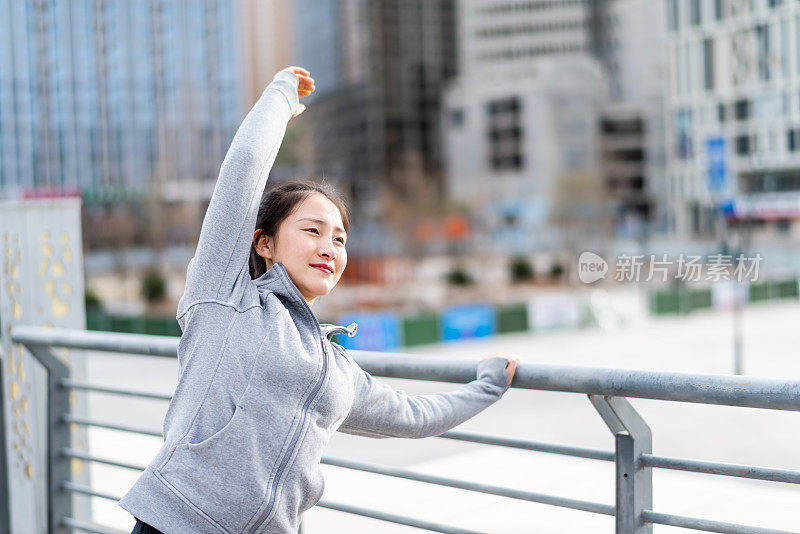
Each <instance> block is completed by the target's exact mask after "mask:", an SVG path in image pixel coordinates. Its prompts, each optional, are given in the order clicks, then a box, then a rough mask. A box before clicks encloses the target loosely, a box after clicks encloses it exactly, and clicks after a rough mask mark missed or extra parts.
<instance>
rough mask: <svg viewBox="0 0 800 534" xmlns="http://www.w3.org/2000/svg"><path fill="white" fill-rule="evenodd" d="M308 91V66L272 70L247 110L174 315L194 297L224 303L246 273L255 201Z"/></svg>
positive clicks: (227, 160) (193, 299)
mask: <svg viewBox="0 0 800 534" xmlns="http://www.w3.org/2000/svg"><path fill="white" fill-rule="evenodd" d="M311 91H313V79H311V78H310V76H309V73H308V71H306V70H305V69H301V68H299V67H289V68H287V69H284V70H282V71H280V72H278V73H277V74H276V75H275V77H274V78H273V80H272V82H271V83H270V84H269V85H268V86H267V88H266V89H265V90H264V92H263V93H262V95H261V98H259V100H258V102H256V104H255V106H253V109H251V110H250V112H249V113H248V114H247V116H246V117H245V118H244V120H243V121H242V124H241V125H240V126H239V129H238V131H237V132H236V135H235V136H234V138H233V141H232V143H231V146H230V148H229V150H228V153H227V154H226V156H225V159H224V161H223V162H222V166H221V168H220V173H219V178H218V179H217V183H216V186H215V187H214V193H213V195H212V196H211V202H210V204H209V206H208V210H207V211H206V215H205V218H204V220H203V226H202V229H201V231H200V239H199V241H198V243H197V250H196V252H195V255H194V258H192V260H191V261H190V262H189V268H188V270H187V277H186V289H185V291H184V294H183V297H182V298H181V301H180V303H179V304H178V317H180V316H182V315H183V313H185V311H186V309H187V308H188V307H189V306H190V305H191V304H192V303H194V302H197V301H198V300H206V299H208V300H213V299H216V300H220V301H223V302H230V301H231V299H232V298H234V297H235V293H236V292H235V289H234V286H235V285H236V283H237V280H241V279H242V275H245V276H248V278H249V274H248V268H247V261H248V257H249V250H250V242H251V240H252V238H253V230H254V228H255V221H256V215H257V212H258V204H259V202H260V200H261V195H262V194H263V192H264V187H265V185H266V182H267V176H268V175H269V172H270V169H271V168H272V164H273V162H274V161H275V156H276V155H277V153H278V148H279V147H280V145H281V141H282V140H283V136H284V133H285V132H286V124H287V122H288V121H289V119H290V118H291V117H292V116H294V115H297V114H299V113H300V112H301V111H302V110H303V109H304V107H305V106H302V105H301V104H300V103H299V97H300V96H305V95H307V94H309V93H310V92H311Z"/></svg>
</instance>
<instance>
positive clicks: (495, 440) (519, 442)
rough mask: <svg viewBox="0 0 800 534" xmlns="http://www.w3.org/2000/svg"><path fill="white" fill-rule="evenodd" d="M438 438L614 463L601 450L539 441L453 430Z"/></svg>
mask: <svg viewBox="0 0 800 534" xmlns="http://www.w3.org/2000/svg"><path fill="white" fill-rule="evenodd" d="M436 437H438V438H447V439H455V440H458V441H468V442H470V443H480V444H483V445H497V446H498V447H510V448H512V449H522V450H526V451H536V452H546V453H550V454H561V455H564V456H574V457H576V458H589V459H591V460H603V461H606V462H613V461H614V453H613V452H611V451H604V450H601V449H589V448H585V447H573V446H571V445H559V444H556V443H543V442H539V441H529V440H526V439H516V438H505V437H499V436H489V435H487V434H476V433H473V432H462V431H460V430H459V431H456V430H451V431H449V432H445V433H444V434H439V435H438V436H436Z"/></svg>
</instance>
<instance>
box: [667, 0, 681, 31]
mask: <svg viewBox="0 0 800 534" xmlns="http://www.w3.org/2000/svg"><path fill="white" fill-rule="evenodd" d="M667 2H668V4H667V17H668V19H669V29H670V30H677V29H678V27H679V26H680V19H679V15H680V11H679V10H678V9H679V8H678V0H667Z"/></svg>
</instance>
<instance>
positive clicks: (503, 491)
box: [322, 457, 614, 515]
mask: <svg viewBox="0 0 800 534" xmlns="http://www.w3.org/2000/svg"><path fill="white" fill-rule="evenodd" d="M322 463H323V464H327V465H334V466H336V467H344V468H346V469H355V470H357V471H366V472H369V473H376V474H379V475H387V476H390V477H397V478H405V479H407V480H415V481H417V482H426V483H428V484H436V485H439V486H447V487H450V488H457V489H462V490H467V491H476V492H479V493H486V494H489V495H497V496H499V497H508V498H511V499H519V500H523V501H530V502H538V503H541V504H549V505H552V506H560V507H562V508H572V509H573V510H582V511H584V512H592V513H595V514H605V515H614V507H613V506H610V505H608V504H601V503H595V502H589V501H580V500H577V499H569V498H567V497H557V496H554V495H545V494H543V493H533V492H530V491H523V490H516V489H512V488H503V487H501V486H493V485H490V484H482V483H479V482H469V481H466V480H457V479H454V478H449V477H442V476H436V475H426V474H424V473H416V472H414V471H411V470H408V469H402V468H399V467H388V466H383V465H376V464H370V463H366V462H356V461H353V460H346V459H344V458H330V457H325V458H323V459H322Z"/></svg>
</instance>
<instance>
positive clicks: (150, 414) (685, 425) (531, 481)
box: [89, 294, 800, 534]
mask: <svg viewBox="0 0 800 534" xmlns="http://www.w3.org/2000/svg"><path fill="white" fill-rule="evenodd" d="M612 305H613V307H614V308H615V309H617V311H618V312H619V315H620V316H621V317H622V318H623V319H625V323H624V324H623V325H622V326H620V327H619V328H617V329H614V330H605V331H604V330H600V329H592V330H585V331H579V332H553V333H547V334H538V335H533V334H515V335H506V336H499V337H495V338H491V339H482V340H470V341H462V342H458V343H452V344H446V345H436V346H426V347H419V348H416V349H415V350H414V352H419V353H424V354H435V355H454V356H458V357H474V358H478V357H481V356H484V355H487V354H493V353H496V352H503V353H508V354H510V355H514V356H519V357H520V358H521V359H522V360H523V362H536V363H558V364H566V365H593V366H607V367H621V368H636V369H651V370H670V371H685V372H703V373H728V372H730V369H731V368H732V335H731V326H732V319H731V316H730V314H729V313H725V312H702V313H695V314H693V315H690V316H686V317H667V318H657V319H654V318H648V317H646V316H644V315H643V314H641V308H642V306H643V302H642V301H641V300H640V299H639V298H638V297H637V296H636V295H635V294H619V295H617V296H615V297H614V298H613V299H612ZM799 324H800V305H798V304H797V303H796V302H786V303H779V304H775V303H771V304H760V305H755V306H751V307H749V308H747V309H746V310H745V312H744V317H743V328H744V331H743V335H744V353H745V371H746V373H748V374H752V375H760V376H774V377H787V378H795V379H800V355H799V354H798V349H797V347H798V346H800V329H798V326H797V325H799ZM89 366H90V367H89V379H90V380H92V381H95V382H100V383H106V384H126V385H130V384H134V383H136V384H149V386H150V388H151V389H153V390H154V391H169V390H170V388H171V387H172V385H173V384H174V377H175V376H176V366H175V362H171V361H161V360H157V361H150V362H146V364H145V365H143V364H142V361H141V359H136V358H129V357H121V356H108V355H103V356H92V357H91V358H90V360H89ZM386 382H388V383H391V384H392V385H393V386H394V387H396V388H401V389H405V390H406V391H407V392H409V393H412V394H413V393H426V392H434V391H440V390H447V389H451V388H453V387H454V385H452V384H435V383H415V382H411V381H406V380H386ZM632 403H633V404H634V406H635V407H636V408H637V410H639V411H640V413H641V414H642V415H643V416H644V418H645V419H646V420H647V421H648V423H649V424H650V426H651V428H652V429H653V442H654V447H653V448H654V453H655V454H660V455H668V456H676V457H684V458H697V459H706V460H712V461H724V462H734V463H750V464H754V465H763V466H769V467H782V468H787V469H800V449H798V446H797V443H798V441H799V440H800V413H795V412H774V411H769V410H756V409H746V408H732V407H724V406H704V405H693V404H688V403H668V402H658V401H643V400H637V399H634V400H633V401H632ZM164 409H165V406H164V405H163V403H161V404H159V403H154V402H147V401H131V400H129V399H122V400H121V399H108V398H102V399H101V398H100V396H98V397H97V398H96V400H94V401H93V402H92V403H91V410H92V414H91V415H92V416H93V417H96V418H98V419H112V418H115V415H114V414H115V413H116V414H119V413H120V412H121V411H123V412H124V413H126V417H128V420H129V422H130V423H131V424H139V425H141V426H148V427H150V428H159V426H160V423H161V417H163V410H164ZM116 417H118V415H116ZM461 428H462V429H465V430H473V431H480V432H487V433H491V434H497V435H507V436H515V437H524V438H530V439H535V440H539V441H552V442H557V443H565V444H573V445H581V446H588V447H597V448H603V449H607V450H611V449H612V447H613V442H612V439H611V435H610V433H609V432H608V430H607V428H606V427H605V426H604V424H603V422H602V421H601V419H600V417H599V416H598V415H597V414H596V413H595V412H594V410H593V409H592V407H591V406H590V404H589V402H588V400H587V399H586V398H585V396H583V395H577V394H569V393H551V392H537V391H521V390H512V391H509V392H508V393H507V394H506V396H505V397H504V398H503V399H502V400H501V401H500V402H498V403H497V404H496V405H494V406H492V407H491V408H489V409H488V410H486V411H485V412H483V413H481V414H480V415H478V416H477V417H475V418H473V419H472V420H470V421H468V422H467V423H465V424H464V425H462V426H461ZM90 441H91V445H90V446H91V448H92V452H93V453H95V454H97V455H99V456H107V457H116V458H120V459H125V460H126V461H129V462H138V463H142V464H144V463H146V462H147V461H148V460H149V458H150V457H151V456H152V455H153V454H154V452H155V451H156V450H157V449H158V445H159V443H158V441H159V440H156V439H152V438H147V437H143V436H131V435H129V434H121V433H116V432H113V431H104V430H99V429H93V430H92V431H91V433H90ZM328 455H330V456H343V457H350V458H354V459H359V460H363V461H375V462H379V463H383V464H387V465H395V466H403V467H408V468H410V469H414V470H419V471H422V472H426V473H432V474H438V475H445V476H452V477H454V478H461V479H468V480H475V481H481V482H486V483H491V484H496V485H504V486H509V487H515V488H520V489H525V490H528V491H534V492H542V493H551V494H555V495H563V496H567V497H572V498H578V499H585V500H593V501H597V502H603V503H607V504H613V498H614V479H613V464H610V463H606V462H599V461H593V460H584V459H577V458H569V457H561V456H556V455H547V454H540V453H531V452H521V451H513V450H506V449H502V448H497V447H488V446H487V447H482V446H476V445H471V444H467V443H460V442H453V441H451V440H445V439H427V440H399V439H387V440H370V439H365V438H357V437H353V436H347V435H344V434H336V435H335V436H334V439H333V440H332V441H331V443H330V445H329V448H328ZM92 469H93V471H92V475H93V484H94V485H95V486H96V487H97V488H98V489H101V490H104V491H108V492H112V493H116V494H121V493H123V492H124V491H125V489H126V488H127V487H129V486H130V485H131V484H132V483H133V481H134V480H135V478H136V474H135V473H130V472H126V471H124V470H121V469H115V468H112V467H104V466H97V465H96V466H93V468H92ZM323 472H324V474H325V477H326V491H325V496H324V498H325V499H328V500H332V501H340V502H346V503H350V504H354V505H361V506H366V507H374V508H378V509H381V510H385V511H390V512H393V513H399V514H407V515H409V516H414V517H419V518H423V519H427V520H430V521H438V522H442V523H446V524H450V525H454V526H461V527H464V528H470V529H473V530H477V531H481V532H492V533H517V532H519V533H527V532H536V533H583V532H585V533H597V532H609V533H610V532H613V518H611V517H604V516H597V515H594V514H589V513H586V512H580V511H572V510H566V509H560V508H556V507H552V506H545V505H539V504H535V503H528V502H521V501H514V500H512V499H507V498H502V497H493V496H485V495H481V494H474V493H471V492H467V491H462V490H455V489H447V488H439V487H435V486H430V485H426V484H422V483H416V482H411V481H404V480H398V479H391V478H387V477H381V476H379V475H372V474H366V473H358V472H350V471H348V470H344V469H339V468H335V467H329V466H323ZM654 488H655V489H654V501H655V508H656V510H657V511H662V512H667V513H676V514H681V515H691V516H696V517H704V518H708V519H716V520H720V521H729V522H740V523H743V524H750V525H757V526H762V527H771V528H778V529H784V530H797V531H800V488H798V487H796V486H793V485H789V484H780V483H768V482H759V481H751V480H739V479H732V478H728V477H717V476H711V475H699V474H691V473H680V472H670V471H666V470H655V473H654ZM94 510H95V516H96V519H97V520H98V521H99V522H102V523H105V524H108V525H113V526H116V527H118V528H121V529H126V528H127V529H130V527H131V526H132V520H131V519H130V516H128V515H127V513H125V512H124V511H123V510H121V509H119V508H118V507H116V505H115V504H114V503H110V502H108V501H101V500H100V499H94ZM378 529H380V530H381V532H397V533H400V532H409V533H411V532H420V531H419V530H417V529H412V528H409V527H403V526H397V525H392V524H389V523H384V522H377V521H374V520H370V519H364V518H359V517H356V516H351V515H349V514H344V513H340V512H335V511H330V510H325V509H321V508H314V509H312V510H311V511H309V512H308V513H307V514H306V517H305V524H304V533H305V534H315V533H326V534H327V533H339V532H342V533H344V532H347V533H361V532H364V533H367V532H375V531H376V530H378ZM654 531H655V532H657V533H665V534H666V533H668V532H676V533H677V532H687V531H685V530H682V529H676V528H672V527H661V526H658V525H657V526H656V527H655V528H654Z"/></svg>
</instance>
